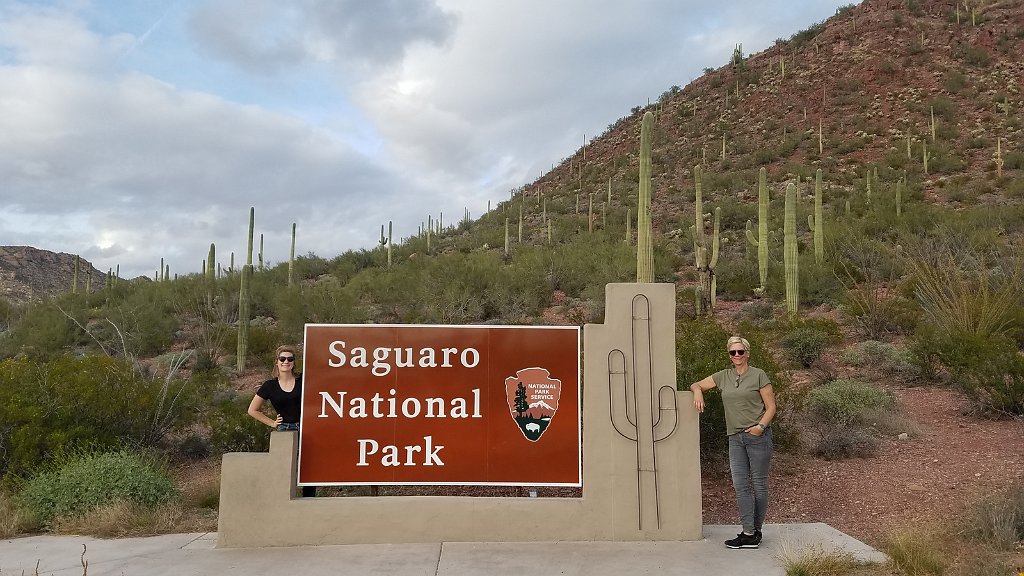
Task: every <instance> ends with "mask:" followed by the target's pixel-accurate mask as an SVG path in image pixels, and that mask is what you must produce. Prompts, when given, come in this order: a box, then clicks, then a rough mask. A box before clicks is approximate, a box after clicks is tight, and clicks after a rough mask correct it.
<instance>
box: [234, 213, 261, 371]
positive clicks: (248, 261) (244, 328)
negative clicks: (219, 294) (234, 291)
mask: <svg viewBox="0 0 1024 576" xmlns="http://www.w3.org/2000/svg"><path fill="white" fill-rule="evenodd" d="M255 219H256V208H255V207H249V243H248V249H247V250H246V256H245V266H242V278H241V284H240V285H239V289H238V355H237V357H236V359H235V360H236V362H235V364H236V366H235V367H236V368H237V369H238V371H239V372H241V371H243V370H245V360H246V357H247V356H248V353H249V280H250V279H251V277H252V230H253V224H254V223H255Z"/></svg>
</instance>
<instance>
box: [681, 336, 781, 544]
mask: <svg viewBox="0 0 1024 576" xmlns="http://www.w3.org/2000/svg"><path fill="white" fill-rule="evenodd" d="M726 350H728V351H729V360H730V361H732V367H731V368H726V369H725V370H720V371H718V372H716V373H714V374H712V375H711V376H708V377H707V378H705V379H703V380H701V381H700V382H694V383H693V384H692V385H691V386H690V390H691V391H692V392H693V406H694V408H696V409H697V412H704V392H705V391H707V390H711V389H712V388H715V387H718V389H719V390H721V391H722V404H723V406H724V407H725V427H726V434H728V436H729V469H730V470H731V471H732V484H733V488H735V490H736V500H737V502H738V503H739V509H740V520H741V521H742V522H743V531H742V532H740V533H739V534H737V535H736V538H733V539H731V540H726V541H725V545H726V546H728V547H729V548H757V547H758V545H760V544H761V527H762V525H763V524H764V517H765V512H767V510H768V468H769V465H770V464H771V458H772V449H773V446H772V430H771V423H772V419H774V418H775V392H774V391H773V390H772V384H771V382H770V381H769V380H768V375H767V374H765V373H764V370H761V369H760V368H755V367H753V366H751V365H750V364H749V363H748V362H749V360H750V342H748V341H747V340H746V339H745V338H741V337H739V336H732V337H731V338H729V341H728V342H727V343H726Z"/></svg>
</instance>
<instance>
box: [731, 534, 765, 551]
mask: <svg viewBox="0 0 1024 576" xmlns="http://www.w3.org/2000/svg"><path fill="white" fill-rule="evenodd" d="M760 543H761V539H760V538H758V537H757V535H756V534H744V533H742V532H740V533H739V534H737V535H736V537H735V538H733V539H732V540H726V541H725V547H726V548H757V547H758V545H759V544H760Z"/></svg>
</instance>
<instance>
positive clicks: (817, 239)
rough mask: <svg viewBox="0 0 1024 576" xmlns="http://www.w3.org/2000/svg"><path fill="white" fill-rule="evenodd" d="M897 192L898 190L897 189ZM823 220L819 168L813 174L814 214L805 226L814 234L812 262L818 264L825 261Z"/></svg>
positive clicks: (808, 217)
mask: <svg viewBox="0 0 1024 576" xmlns="http://www.w3.org/2000/svg"><path fill="white" fill-rule="evenodd" d="M897 190H898V189H897ZM823 223H824V219H823V218H822V215H821V168H818V171H817V172H816V173H815V174H814V214H813V215H812V214H808V215H807V225H808V226H809V227H810V228H811V231H812V232H814V261H815V262H817V263H818V264H821V262H822V261H823V260H824V259H825V240H824V237H825V231H824V230H823V229H822V225H823Z"/></svg>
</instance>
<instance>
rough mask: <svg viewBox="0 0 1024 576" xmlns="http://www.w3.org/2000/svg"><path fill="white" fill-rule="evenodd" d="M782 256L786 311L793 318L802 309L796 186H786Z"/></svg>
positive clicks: (790, 184) (791, 184)
mask: <svg viewBox="0 0 1024 576" xmlns="http://www.w3.org/2000/svg"><path fill="white" fill-rule="evenodd" d="M782 232H783V240H782V255H783V263H784V266H785V274H786V310H787V311H788V312H789V313H790V314H791V315H793V316H795V315H796V314H797V310H798V308H799V307H800V292H799V273H798V272H799V271H798V262H797V258H798V256H799V253H798V251H797V245H796V186H794V185H793V183H792V182H790V183H789V184H787V185H786V213H785V218H784V219H783V224H782Z"/></svg>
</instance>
